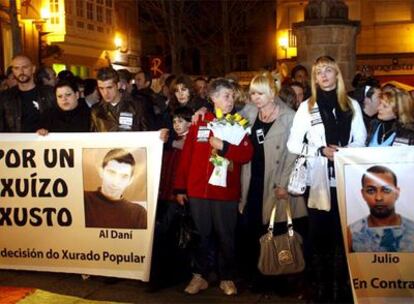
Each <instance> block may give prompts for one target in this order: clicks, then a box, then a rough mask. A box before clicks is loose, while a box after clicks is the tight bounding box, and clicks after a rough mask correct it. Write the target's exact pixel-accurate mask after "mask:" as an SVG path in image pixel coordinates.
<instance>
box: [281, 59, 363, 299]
mask: <svg viewBox="0 0 414 304" xmlns="http://www.w3.org/2000/svg"><path fill="white" fill-rule="evenodd" d="M311 90H312V95H311V97H310V98H309V99H308V100H306V101H304V102H303V103H301V104H300V106H299V108H298V111H297V112H296V115H295V118H294V120H293V125H292V128H291V131H290V136H289V140H288V143H287V147H288V149H289V151H290V152H292V153H295V154H299V153H300V152H301V150H302V148H303V145H304V142H306V145H307V149H306V150H305V151H306V154H307V156H308V158H307V159H308V169H309V174H310V179H309V180H310V181H312V182H313V184H310V185H309V186H310V189H309V199H308V207H309V208H308V212H309V242H310V244H311V250H312V260H313V263H312V266H313V269H312V272H311V273H312V282H313V283H314V284H315V288H312V290H313V291H314V292H315V294H314V295H313V296H314V300H316V301H324V302H329V303H332V302H336V301H339V302H341V301H346V300H347V297H350V295H351V294H350V287H349V285H346V284H345V283H346V282H347V268H346V260H345V257H344V249H343V238H342V233H341V227H340V219H339V213H338V203H337V198H336V183H335V172H334V167H333V157H334V154H335V152H336V151H337V150H338V149H339V148H340V147H362V146H365V139H366V130H365V126H364V122H363V117H362V112H361V109H360V106H359V105H358V103H357V102H356V101H355V100H353V99H351V98H349V97H348V96H347V94H346V90H345V84H344V81H343V78H342V73H341V70H340V69H339V66H338V64H337V63H336V62H335V60H334V59H333V58H331V57H329V56H322V57H319V58H318V59H317V60H316V61H315V63H314V64H313V66H312V75H311ZM347 286H348V288H346V287H347ZM342 291H344V292H346V293H342V294H340V293H341V292H342Z"/></svg>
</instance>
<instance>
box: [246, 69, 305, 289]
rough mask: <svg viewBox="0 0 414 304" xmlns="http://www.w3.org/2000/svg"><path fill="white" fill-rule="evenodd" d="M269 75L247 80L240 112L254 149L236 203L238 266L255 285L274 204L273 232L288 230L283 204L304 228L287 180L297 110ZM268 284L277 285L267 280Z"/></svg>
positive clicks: (258, 281) (298, 203) (302, 212)
mask: <svg viewBox="0 0 414 304" xmlns="http://www.w3.org/2000/svg"><path fill="white" fill-rule="evenodd" d="M277 93H278V90H277V88H276V86H275V81H274V80H273V77H272V76H271V75H270V74H269V73H267V72H264V73H262V74H258V75H256V76H255V77H254V78H253V79H252V80H251V82H250V88H249V94H250V100H251V103H250V104H247V105H246V106H245V108H244V109H243V111H242V113H243V115H244V116H246V117H247V118H248V119H249V121H250V123H251V125H252V132H251V135H250V139H251V141H252V143H253V147H254V153H253V158H252V160H251V161H250V162H249V163H247V164H245V165H244V166H243V168H242V197H241V202H240V205H239V211H240V213H241V216H240V220H241V224H242V225H241V228H242V233H241V235H242V237H243V238H242V248H243V249H242V250H240V251H239V252H240V253H241V254H242V255H243V258H244V261H243V263H242V265H243V266H244V267H245V268H246V269H245V271H246V274H247V275H248V276H249V277H250V279H253V280H254V281H253V282H252V283H253V285H255V286H253V287H264V286H265V283H266V282H264V280H263V279H264V278H263V277H262V276H260V274H259V273H258V270H257V261H258V256H259V238H260V236H261V235H263V234H264V233H265V232H266V229H267V226H268V224H269V220H270V214H271V212H272V208H273V206H274V204H275V203H276V204H277V209H276V210H277V215H276V223H277V224H276V226H275V232H276V233H279V234H280V233H285V232H286V230H287V229H286V204H287V202H288V199H289V201H290V204H291V209H292V216H293V218H294V227H295V230H296V231H298V232H299V233H301V234H304V233H305V231H306V230H307V227H306V224H307V222H306V221H307V219H306V215H307V212H306V206H305V203H304V200H303V198H302V197H299V198H293V197H290V196H289V194H288V192H287V183H288V179H289V175H290V172H291V171H292V166H293V163H294V161H295V158H296V156H295V155H294V154H292V153H290V152H289V151H288V149H287V147H286V142H287V140H288V137H289V130H290V127H291V125H292V122H293V117H294V115H295V112H294V111H293V110H292V109H291V108H289V107H288V106H287V105H286V104H285V103H284V102H282V100H281V99H280V98H279V97H278V96H277ZM271 285H272V288H275V287H276V286H281V284H271Z"/></svg>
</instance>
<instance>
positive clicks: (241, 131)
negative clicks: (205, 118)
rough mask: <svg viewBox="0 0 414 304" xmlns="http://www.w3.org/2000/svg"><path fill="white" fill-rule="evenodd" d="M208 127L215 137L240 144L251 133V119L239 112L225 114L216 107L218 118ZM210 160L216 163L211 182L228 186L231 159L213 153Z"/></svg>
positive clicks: (233, 143)
mask: <svg viewBox="0 0 414 304" xmlns="http://www.w3.org/2000/svg"><path fill="white" fill-rule="evenodd" d="M207 128H208V129H210V130H211V131H212V132H213V135H214V137H217V138H220V139H221V140H224V141H227V142H228V143H230V144H232V145H236V146H237V145H239V144H240V143H241V141H242V140H243V138H244V136H245V135H246V134H250V131H251V129H250V126H249V121H248V120H247V119H246V118H244V117H242V116H241V115H240V114H239V113H236V114H234V115H232V114H227V115H226V116H224V115H223V112H222V111H221V110H220V109H216V119H214V120H213V121H211V122H209V123H208V124H207ZM210 162H212V163H213V165H214V170H213V173H212V174H211V176H210V179H209V181H208V182H209V184H211V185H215V186H220V187H226V186H227V167H228V165H229V164H230V161H229V160H228V159H226V158H224V157H222V156H219V155H217V153H213V154H212V155H211V157H210Z"/></svg>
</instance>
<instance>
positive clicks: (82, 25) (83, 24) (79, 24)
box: [76, 21, 85, 28]
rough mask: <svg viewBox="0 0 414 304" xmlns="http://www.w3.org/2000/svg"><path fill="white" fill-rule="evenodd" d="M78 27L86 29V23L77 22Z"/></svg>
mask: <svg viewBox="0 0 414 304" xmlns="http://www.w3.org/2000/svg"><path fill="white" fill-rule="evenodd" d="M76 26H77V27H79V28H84V27H85V23H83V22H82V21H77V22H76Z"/></svg>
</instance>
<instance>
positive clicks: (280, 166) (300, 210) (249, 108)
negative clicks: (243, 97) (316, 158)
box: [239, 97, 307, 225]
mask: <svg viewBox="0 0 414 304" xmlns="http://www.w3.org/2000/svg"><path fill="white" fill-rule="evenodd" d="M275 102H276V103H277V104H278V105H279V117H278V118H277V119H276V121H275V122H274V124H273V125H272V127H271V128H270V130H269V132H268V133H267V134H266V137H265V140H264V154H265V172H264V189H263V198H262V199H263V201H262V203H263V213H262V220H263V224H264V225H266V224H268V223H269V219H270V214H271V212H272V208H273V205H274V203H275V202H276V203H277V206H276V210H277V213H276V222H283V221H286V211H285V210H286V200H277V199H276V198H275V195H274V189H275V187H276V186H279V187H282V188H287V184H288V181H289V176H290V172H291V171H292V168H293V164H294V162H295V159H296V155H295V154H292V153H290V152H289V151H288V149H287V147H286V142H287V140H288V138H289V133H290V127H291V126H292V122H293V117H294V116H295V112H294V111H293V110H292V109H291V108H289V107H288V106H287V105H286V104H285V103H284V102H283V101H281V100H280V99H279V98H278V97H277V98H276V99H275ZM241 113H242V115H243V116H244V117H247V118H248V119H249V121H250V123H251V125H253V124H254V122H255V121H256V118H257V117H258V113H259V110H258V108H257V107H256V106H255V105H252V104H248V105H246V106H245V107H244V109H243V110H242V112H241ZM252 136H255V134H252ZM250 168H251V163H250V162H249V163H247V164H245V165H244V166H243V167H242V176H241V179H242V189H241V190H242V196H241V200H240V204H239V211H240V213H243V210H244V207H245V206H246V203H247V194H248V191H249V185H250V178H251V169H250ZM289 199H290V201H291V211H292V217H293V218H298V217H302V216H306V215H307V211H306V206H305V201H304V199H303V197H301V196H300V197H293V196H289Z"/></svg>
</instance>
